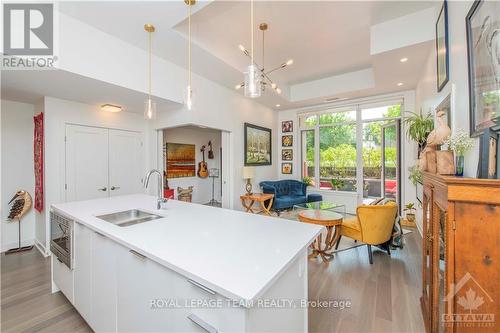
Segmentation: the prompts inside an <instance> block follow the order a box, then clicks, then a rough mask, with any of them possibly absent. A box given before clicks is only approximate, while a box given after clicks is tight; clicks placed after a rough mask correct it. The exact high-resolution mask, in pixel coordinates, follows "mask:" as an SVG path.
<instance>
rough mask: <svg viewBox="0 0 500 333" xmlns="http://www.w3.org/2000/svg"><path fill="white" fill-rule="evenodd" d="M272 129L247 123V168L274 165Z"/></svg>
mask: <svg viewBox="0 0 500 333" xmlns="http://www.w3.org/2000/svg"><path fill="white" fill-rule="evenodd" d="M271 138H272V135H271V129H270V128H265V127H260V126H257V125H252V124H249V123H245V166H261V165H271V164H272V144H271Z"/></svg>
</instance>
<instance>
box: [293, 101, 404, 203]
mask: <svg viewBox="0 0 500 333" xmlns="http://www.w3.org/2000/svg"><path fill="white" fill-rule="evenodd" d="M396 104H400V105H401V108H400V109H401V113H400V115H399V117H387V118H384V117H381V118H373V119H365V120H363V119H362V112H363V110H367V109H372V108H377V107H383V106H391V105H396ZM404 106H405V101H404V97H403V96H393V97H390V98H380V99H372V100H353V101H350V102H349V103H343V104H339V105H329V106H325V107H321V108H317V109H316V110H308V111H304V112H299V113H298V114H297V116H298V119H299V128H298V130H299V134H300V136H301V140H302V134H303V131H314V161H313V163H314V177H313V178H314V190H315V191H323V192H326V193H346V194H347V193H348V194H353V193H356V194H357V197H358V203H361V202H362V200H363V186H362V184H363V125H364V124H365V123H371V122H377V121H387V122H389V121H397V120H401V122H402V121H403V118H404V116H403V113H404ZM349 111H351V112H352V111H355V112H356V119H355V120H353V121H347V122H340V123H332V124H320V116H321V115H323V114H332V113H342V112H349ZM314 115H315V116H316V124H315V125H314V126H304V125H302V121H301V120H300V119H301V117H307V116H314ZM353 124H354V125H355V128H356V188H357V191H356V192H352V191H337V190H334V189H332V190H326V189H320V172H319V171H320V135H319V134H320V128H322V127H331V126H339V125H353ZM402 128H403V126H400V132H401V131H402ZM399 134H400V137H402V136H401V133H399ZM401 145H402V142H400V147H399V150H400V152H401ZM303 148H304V147H303V145H302V143H301V145H300V152H299V153H300V156H301V171H300V172H301V176H302V177H304V169H303V165H304V164H303V162H304V157H305V156H306V155H304V152H303ZM306 154H307V152H306Z"/></svg>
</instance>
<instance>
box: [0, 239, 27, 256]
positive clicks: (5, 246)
mask: <svg viewBox="0 0 500 333" xmlns="http://www.w3.org/2000/svg"><path fill="white" fill-rule="evenodd" d="M31 245H34V239H25V240H22V241H21V246H31ZM18 246H19V243H18V242H12V243H7V244H2V253H3V252H5V251H8V250H10V249H13V248H16V247H18Z"/></svg>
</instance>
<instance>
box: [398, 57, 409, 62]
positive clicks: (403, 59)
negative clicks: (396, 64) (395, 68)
mask: <svg viewBox="0 0 500 333" xmlns="http://www.w3.org/2000/svg"><path fill="white" fill-rule="evenodd" d="M399 61H401V62H407V61H408V58H401V59H399Z"/></svg>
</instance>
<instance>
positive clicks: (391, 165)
mask: <svg viewBox="0 0 500 333" xmlns="http://www.w3.org/2000/svg"><path fill="white" fill-rule="evenodd" d="M399 129H400V121H399V120H397V121H394V122H391V123H388V124H386V125H384V126H382V161H383V162H382V184H381V185H383V186H382V188H383V193H382V197H384V198H388V199H393V200H395V201H396V202H397V203H398V205H400V201H401V193H400V192H401V190H400V188H401V186H400V174H401V172H400V156H401V153H400V130H399Z"/></svg>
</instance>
